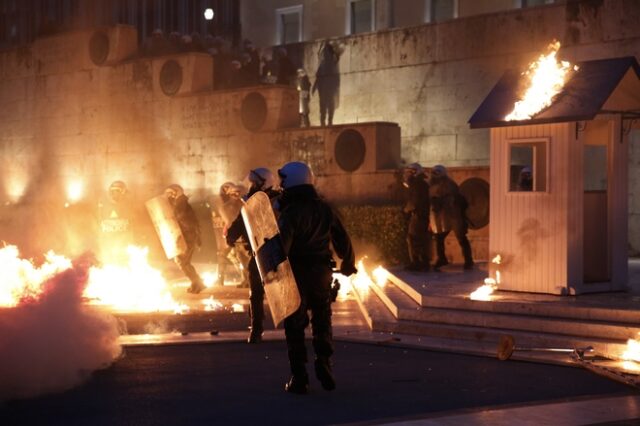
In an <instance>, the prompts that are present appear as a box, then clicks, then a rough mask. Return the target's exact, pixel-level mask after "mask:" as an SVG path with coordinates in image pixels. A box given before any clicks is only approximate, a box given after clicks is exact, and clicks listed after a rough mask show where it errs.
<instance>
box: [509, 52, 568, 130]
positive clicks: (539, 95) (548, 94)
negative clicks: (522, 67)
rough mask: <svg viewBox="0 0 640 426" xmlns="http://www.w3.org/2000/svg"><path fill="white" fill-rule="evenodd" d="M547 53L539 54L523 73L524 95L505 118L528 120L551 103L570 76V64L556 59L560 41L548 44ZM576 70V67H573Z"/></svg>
mask: <svg viewBox="0 0 640 426" xmlns="http://www.w3.org/2000/svg"><path fill="white" fill-rule="evenodd" d="M548 49H549V53H548V54H546V55H540V57H539V58H538V60H537V61H535V62H533V63H531V64H530V65H529V68H528V69H527V71H525V72H524V73H523V74H522V75H524V76H525V77H526V78H527V79H528V81H529V86H528V87H527V89H526V91H525V93H524V96H523V97H522V99H521V100H519V101H517V102H516V103H515V106H514V108H513V111H511V113H509V114H508V115H507V116H506V117H505V120H507V121H512V120H528V119H530V118H531V117H533V116H534V115H535V114H537V113H538V112H540V111H541V110H542V109H544V108H546V107H548V106H549V105H551V102H552V101H553V98H554V96H556V95H557V94H558V93H560V91H561V90H562V88H563V87H564V84H565V82H566V81H567V80H568V77H569V76H570V73H569V71H571V69H572V66H571V64H570V63H569V62H567V61H558V60H557V58H556V54H557V53H558V50H559V49H560V42H559V41H554V42H553V43H551V44H550V45H549V46H548ZM573 70H575V71H577V70H578V67H573Z"/></svg>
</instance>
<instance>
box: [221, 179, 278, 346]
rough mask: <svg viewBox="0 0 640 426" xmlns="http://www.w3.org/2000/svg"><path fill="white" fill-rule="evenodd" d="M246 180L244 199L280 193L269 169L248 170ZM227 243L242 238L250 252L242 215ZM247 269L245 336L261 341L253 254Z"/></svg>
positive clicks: (260, 298)
mask: <svg viewBox="0 0 640 426" xmlns="http://www.w3.org/2000/svg"><path fill="white" fill-rule="evenodd" d="M246 180H247V181H248V182H249V184H250V185H249V192H248V194H247V195H246V196H245V199H249V198H250V197H251V196H252V195H253V194H255V193H256V192H258V191H262V192H264V193H266V194H267V195H268V196H269V198H270V199H271V200H274V199H275V198H276V197H277V196H278V195H279V194H280V193H279V192H278V190H277V186H276V179H275V176H274V174H273V173H272V172H271V170H269V169H267V168H264V167H259V168H257V169H252V170H250V171H249V174H248V175H247V178H246ZM226 239H227V245H229V246H232V245H233V244H235V243H236V241H238V240H240V239H242V240H243V241H244V243H245V246H246V250H248V252H249V253H251V252H252V251H251V247H250V246H249V236H248V235H247V228H246V227H245V224H244V220H243V219H242V215H238V217H236V219H235V220H234V221H233V223H232V224H231V226H230V227H229V229H228V230H227V236H226ZM247 269H248V271H249V288H250V290H249V308H250V309H249V316H250V318H251V331H250V332H249V337H248V338H247V343H259V342H260V341H262V334H263V332H264V325H263V322H264V287H263V286H262V279H261V278H260V271H259V270H258V264H257V263H256V259H255V257H254V256H251V259H250V260H249V265H248V268H247Z"/></svg>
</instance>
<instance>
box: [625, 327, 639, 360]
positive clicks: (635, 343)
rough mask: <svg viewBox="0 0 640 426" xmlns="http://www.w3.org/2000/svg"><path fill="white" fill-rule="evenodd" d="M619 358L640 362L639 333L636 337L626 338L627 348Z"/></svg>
mask: <svg viewBox="0 0 640 426" xmlns="http://www.w3.org/2000/svg"><path fill="white" fill-rule="evenodd" d="M621 358H622V359H623V360H625V361H635V362H640V333H638V339H629V340H627V348H626V350H625V351H624V353H623V354H622V357H621Z"/></svg>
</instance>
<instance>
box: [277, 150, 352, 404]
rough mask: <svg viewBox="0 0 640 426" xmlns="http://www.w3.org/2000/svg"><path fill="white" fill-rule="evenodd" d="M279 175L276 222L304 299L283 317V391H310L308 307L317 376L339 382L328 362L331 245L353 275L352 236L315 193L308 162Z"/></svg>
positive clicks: (328, 383) (326, 383)
mask: <svg viewBox="0 0 640 426" xmlns="http://www.w3.org/2000/svg"><path fill="white" fill-rule="evenodd" d="M278 175H279V176H280V186H281V187H282V188H283V193H282V197H281V199H280V217H279V220H278V225H279V228H280V235H281V238H282V243H283V246H284V250H285V253H286V254H287V255H288V256H289V260H290V262H291V268H292V269H293V275H294V277H295V279H296V283H297V285H298V290H299V291H300V299H301V303H300V307H299V309H298V310H297V311H296V312H294V313H293V314H292V315H290V316H289V317H287V318H286V319H285V321H284V330H285V335H286V339H287V348H288V355H289V365H290V368H291V373H292V376H291V378H290V379H289V382H288V383H287V384H286V385H285V390H286V391H287V392H291V393H296V394H304V393H307V391H308V385H309V378H308V375H307V371H306V366H305V364H306V362H307V350H306V347H305V343H304V333H305V328H306V327H307V325H309V314H308V311H311V326H312V334H313V348H314V351H315V355H316V359H315V372H316V376H317V378H318V379H319V380H320V383H321V384H322V387H323V388H324V389H326V390H333V389H335V387H336V383H335V379H334V377H333V373H332V371H331V363H330V358H331V355H332V354H333V334H332V328H331V283H332V256H331V249H330V246H331V245H333V248H334V250H335V252H336V254H337V255H338V257H340V258H341V259H342V264H341V266H340V272H342V273H343V274H344V275H347V276H349V275H351V274H353V273H355V272H356V269H355V266H354V259H355V258H354V252H353V248H352V246H351V240H350V239H349V236H348V235H347V232H346V231H345V229H344V227H343V225H342V223H341V221H340V219H339V218H338V216H337V215H336V213H335V212H334V211H333V210H332V209H331V207H330V206H329V205H328V204H327V203H326V202H325V201H324V200H322V199H321V198H320V196H319V195H318V193H317V192H316V189H315V187H314V186H313V174H312V172H311V169H310V168H309V166H307V165H306V164H305V163H301V162H291V163H287V164H285V165H284V167H282V169H280V170H278Z"/></svg>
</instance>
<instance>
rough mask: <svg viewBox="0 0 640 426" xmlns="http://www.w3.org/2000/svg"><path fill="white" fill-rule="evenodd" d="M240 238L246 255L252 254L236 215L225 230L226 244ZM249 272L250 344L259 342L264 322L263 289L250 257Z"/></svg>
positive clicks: (242, 223) (240, 219)
mask: <svg viewBox="0 0 640 426" xmlns="http://www.w3.org/2000/svg"><path fill="white" fill-rule="evenodd" d="M240 238H242V239H243V241H244V243H245V249H246V250H247V251H248V253H252V251H251V247H250V246H249V236H248V235H247V228H246V227H245V225H244V220H243V219H242V215H238V217H236V219H235V220H234V221H233V223H231V226H230V227H229V229H228V230H227V244H228V245H229V246H232V245H233V244H234V243H235V242H236V241H238V240H239V239H240ZM247 269H248V271H249V287H250V291H249V315H250V316H251V335H250V337H249V341H250V343H255V342H256V341H259V340H260V336H262V332H263V330H264V327H263V325H262V322H263V320H264V287H263V286H262V279H261V278H260V271H258V264H257V263H256V258H255V257H254V256H251V260H249V264H248V266H247Z"/></svg>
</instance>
